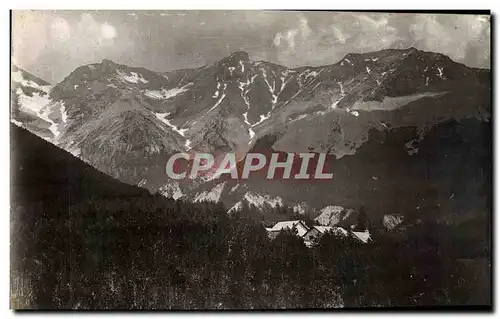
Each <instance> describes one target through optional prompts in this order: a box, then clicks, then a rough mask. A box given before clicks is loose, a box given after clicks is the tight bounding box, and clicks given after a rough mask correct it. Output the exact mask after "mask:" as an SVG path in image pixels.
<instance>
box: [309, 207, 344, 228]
mask: <svg viewBox="0 0 500 319" xmlns="http://www.w3.org/2000/svg"><path fill="white" fill-rule="evenodd" d="M344 212H345V213H346V214H345V215H346V216H343V215H344ZM349 215H350V213H349V212H346V211H345V209H344V207H342V206H326V207H324V208H323V209H321V213H320V214H319V216H318V217H316V218H315V220H316V221H317V222H318V223H320V225H324V226H333V225H337V224H338V223H340V222H341V221H342V220H343V219H345V218H347V217H348V216H349Z"/></svg>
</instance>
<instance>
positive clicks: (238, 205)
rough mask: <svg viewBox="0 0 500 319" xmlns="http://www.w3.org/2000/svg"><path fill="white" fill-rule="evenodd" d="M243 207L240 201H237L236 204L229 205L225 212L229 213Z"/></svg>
mask: <svg viewBox="0 0 500 319" xmlns="http://www.w3.org/2000/svg"><path fill="white" fill-rule="evenodd" d="M242 207H243V204H242V203H241V201H239V202H237V203H236V204H234V205H233V207H231V208H230V209H229V210H228V211H227V213H228V214H231V213H233V212H235V211H239V210H240V209H241V208H242Z"/></svg>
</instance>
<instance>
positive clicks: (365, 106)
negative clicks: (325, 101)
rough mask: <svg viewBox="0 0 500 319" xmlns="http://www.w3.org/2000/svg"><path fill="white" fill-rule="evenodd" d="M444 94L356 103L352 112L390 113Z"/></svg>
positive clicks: (414, 95)
mask: <svg viewBox="0 0 500 319" xmlns="http://www.w3.org/2000/svg"><path fill="white" fill-rule="evenodd" d="M442 94H444V93H443V92H426V93H420V94H413V95H405V96H397V97H387V96H386V97H384V100H383V101H382V102H379V101H364V102H363V101H357V102H356V103H354V105H353V106H352V109H353V110H363V111H374V110H382V111H391V110H394V109H397V108H401V107H404V106H406V105H408V104H409V103H411V102H414V101H417V100H420V99H423V98H427V97H435V96H440V95H442Z"/></svg>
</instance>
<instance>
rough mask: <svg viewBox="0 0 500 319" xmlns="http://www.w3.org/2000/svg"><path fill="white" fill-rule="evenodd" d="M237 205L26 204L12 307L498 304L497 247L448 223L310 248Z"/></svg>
mask: <svg viewBox="0 0 500 319" xmlns="http://www.w3.org/2000/svg"><path fill="white" fill-rule="evenodd" d="M226 212H227V209H226V208H225V207H223V206H222V205H220V204H211V203H199V204H193V203H188V202H181V201H174V200H170V199H165V198H163V197H162V196H160V195H151V196H142V197H140V196H139V197H125V198H119V199H109V198H108V199H103V198H99V197H95V198H91V199H89V200H87V201H85V202H80V203H75V204H74V205H71V206H69V207H66V206H64V205H58V204H57V202H55V203H52V205H49V204H41V205H31V206H30V205H15V206H13V212H12V214H13V215H12V216H13V217H14V219H13V223H12V230H11V231H12V232H13V233H14V234H16V235H15V236H13V237H12V238H13V242H12V243H11V245H12V256H11V258H12V259H13V263H12V268H11V278H12V280H13V283H12V295H11V302H12V306H13V307H15V308H21V309H23V308H37V309H54V308H58V309H274V308H277V309H283V308H287V309H289V308H333V307H371V306H376V307H389V306H416V305H420V306H421V305H463V304H470V303H481V301H484V304H488V303H489V301H488V300H487V299H485V298H487V297H489V292H487V291H484V292H481V291H479V290H477V289H476V290H474V287H483V286H484V285H485V283H484V282H482V283H478V280H480V279H481V278H479V279H478V276H479V277H480V275H481V272H477V271H471V269H478V268H477V267H476V266H477V260H485V259H486V260H487V259H488V256H489V251H488V250H487V249H486V250H485V249H479V250H475V251H472V252H471V251H467V252H466V256H464V255H461V251H460V250H457V249H452V248H453V247H451V246H449V245H453V243H456V242H457V239H456V238H454V237H448V238H447V237H446V236H447V234H448V232H447V231H446V229H445V228H439V227H441V226H439V225H423V224H422V225H420V226H419V227H417V228H418V229H417V228H416V229H415V230H414V231H410V230H409V231H407V232H405V234H406V235H405V236H403V237H402V236H393V235H390V234H386V233H383V232H381V231H372V238H373V241H372V242H371V243H368V244H363V243H360V242H358V241H356V240H354V239H350V238H343V237H342V238H339V237H336V236H334V235H333V234H326V235H324V236H323V237H322V238H320V239H319V240H318V241H317V242H316V243H315V244H314V245H313V246H312V247H311V248H307V247H306V246H305V244H304V243H303V241H302V239H301V238H299V237H297V236H295V235H294V234H293V233H292V232H291V231H284V232H282V233H281V234H279V235H278V236H277V237H276V239H274V240H270V239H269V238H268V236H267V233H266V231H265V229H264V228H263V227H262V225H261V223H260V222H257V221H254V220H251V219H249V218H246V217H244V216H241V215H240V214H238V213H236V214H231V215H228V214H227V213H226ZM436 234H439V237H436ZM469 244H472V245H474V244H475V243H467V245H469ZM447 245H448V246H447ZM471 256H472V257H471ZM464 260H465V261H466V262H464ZM467 260H468V261H469V262H467ZM471 260H472V261H471ZM471 263H472V264H471ZM481 269H483V270H484V269H486V268H481ZM482 273H483V274H484V271H483V272H482ZM486 286H487V285H486ZM486 286H484V287H486ZM478 298H479V300H478Z"/></svg>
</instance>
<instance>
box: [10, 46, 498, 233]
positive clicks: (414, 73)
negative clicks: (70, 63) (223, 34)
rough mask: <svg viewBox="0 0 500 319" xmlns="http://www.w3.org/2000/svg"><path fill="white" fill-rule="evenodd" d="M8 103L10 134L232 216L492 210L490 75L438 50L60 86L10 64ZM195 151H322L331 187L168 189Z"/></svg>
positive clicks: (81, 73)
mask: <svg viewBox="0 0 500 319" xmlns="http://www.w3.org/2000/svg"><path fill="white" fill-rule="evenodd" d="M11 96H12V107H11V121H12V122H13V123H14V124H16V125H18V126H22V127H24V128H26V129H27V130H29V131H31V132H32V133H34V134H36V135H38V136H40V137H42V138H44V139H45V140H47V141H49V142H51V143H53V144H55V145H57V146H59V147H60V148H63V149H64V150H66V151H68V152H70V153H72V154H73V155H75V156H78V157H79V158H81V159H82V160H84V161H85V162H87V163H88V164H90V165H92V166H94V167H95V168H97V169H98V170H100V171H102V172H104V173H106V174H108V175H110V176H112V177H114V178H117V179H119V180H121V181H123V182H125V183H128V184H133V185H139V186H141V187H144V188H147V189H148V190H149V191H150V192H160V193H162V194H163V195H165V196H168V197H173V198H174V199H178V198H186V199H189V200H192V201H195V202H196V201H203V200H211V201H221V202H223V203H224V204H225V205H226V206H227V207H228V209H229V210H230V211H231V209H237V208H238V206H239V205H241V204H242V202H243V201H246V202H248V203H251V204H253V205H255V206H257V207H264V206H266V205H271V206H276V205H288V206H290V207H293V209H294V210H296V211H297V212H298V213H302V214H310V215H312V216H313V217H317V216H318V215H319V216H320V217H321V216H322V218H320V219H321V220H326V218H325V216H326V215H328V216H333V217H332V218H330V219H328V220H332V222H331V223H333V224H336V223H339V222H341V219H343V218H347V217H346V216H349V213H346V211H349V210H350V209H353V208H354V209H358V208H359V207H360V206H363V207H365V208H366V209H367V211H368V213H369V215H370V218H371V219H372V220H373V222H375V223H383V222H384V221H387V220H397V219H398V218H399V217H397V216H402V215H404V219H408V218H413V219H419V218H423V215H426V216H432V217H433V218H436V217H437V218H438V219H442V220H443V221H446V222H448V221H450V220H461V219H464V218H467V216H470V215H471V214H483V213H486V212H487V211H488V209H489V205H490V202H489V201H490V199H489V198H490V197H489V196H490V194H489V191H488V189H489V188H488V186H487V185H489V184H490V183H491V155H492V153H491V132H492V130H491V98H490V96H491V85H490V71H489V70H486V69H476V68H469V67H467V66H465V65H463V64H459V63H456V62H454V61H452V60H451V59H450V58H449V57H447V56H445V55H443V54H439V53H433V52H425V51H421V50H417V49H415V48H409V49H404V50H394V49H390V50H382V51H377V52H370V53H363V54H354V53H351V54H348V55H346V56H345V57H344V58H343V59H341V60H340V61H339V62H337V63H335V64H331V65H326V66H320V67H299V68H293V69H290V68H287V67H285V66H281V65H277V64H273V63H269V62H265V61H252V60H251V59H250V58H249V56H248V54H246V53H245V52H235V53H233V54H231V55H230V56H228V57H226V58H224V59H222V60H220V61H218V62H216V63H214V64H211V65H206V66H203V67H200V68H195V69H184V70H175V71H171V72H155V71H152V70H148V69H145V68H139V67H130V66H126V65H121V64H117V63H114V62H112V61H110V60H103V61H102V62H101V63H94V64H89V65H84V66H81V67H79V68H77V69H76V70H74V71H73V72H72V73H71V74H69V75H68V76H67V77H66V78H64V79H63V80H62V81H61V82H59V83H56V84H54V85H50V84H49V83H47V82H46V81H43V80H42V79H40V78H38V77H36V76H34V75H32V74H30V73H29V72H26V71H24V70H22V69H20V68H18V67H16V66H12V85H11ZM193 151H197V152H209V153H212V154H214V155H216V156H218V155H223V154H225V153H227V152H234V153H236V156H237V159H238V160H239V161H242V160H243V159H244V158H245V155H246V154H247V152H249V151H252V152H260V153H263V154H267V155H269V154H270V153H271V152H282V153H283V154H284V153H285V152H295V153H298V152H312V153H327V154H329V156H328V159H327V162H328V167H330V169H331V170H332V172H333V175H334V176H333V179H332V180H331V181H307V182H304V181H302V182H299V181H285V180H272V181H269V180H267V179H264V178H262V177H261V176H253V177H252V178H251V179H249V180H230V179H228V178H227V177H224V176H223V177H222V178H221V179H217V180H208V181H207V180H203V179H195V180H183V181H173V180H170V179H169V178H168V177H167V175H166V173H165V164H166V162H167V159H168V158H169V156H171V155H172V154H174V153H177V152H193ZM338 207H341V208H342V209H338ZM344 208H345V209H344ZM424 210H425V214H424V213H423V211H424ZM436 212H438V214H435V213H436ZM332 214H333V215H332ZM256 218H259V217H258V216H257V217H256Z"/></svg>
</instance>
